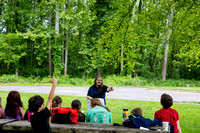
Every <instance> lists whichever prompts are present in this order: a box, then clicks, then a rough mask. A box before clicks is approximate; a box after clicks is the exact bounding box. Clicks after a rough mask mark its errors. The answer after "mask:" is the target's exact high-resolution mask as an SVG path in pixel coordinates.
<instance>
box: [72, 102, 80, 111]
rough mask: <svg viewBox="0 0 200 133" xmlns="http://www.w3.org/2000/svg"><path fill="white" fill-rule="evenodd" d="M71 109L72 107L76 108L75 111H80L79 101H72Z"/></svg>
mask: <svg viewBox="0 0 200 133" xmlns="http://www.w3.org/2000/svg"><path fill="white" fill-rule="evenodd" d="M71 107H72V109H74V108H76V109H78V110H80V109H81V102H80V101H79V100H74V101H72V104H71Z"/></svg>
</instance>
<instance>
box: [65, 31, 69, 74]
mask: <svg viewBox="0 0 200 133" xmlns="http://www.w3.org/2000/svg"><path fill="white" fill-rule="evenodd" d="M68 35H69V33H68V31H67V34H66V47H65V67H64V77H66V75H67V63H68Z"/></svg>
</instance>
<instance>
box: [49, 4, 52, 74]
mask: <svg viewBox="0 0 200 133" xmlns="http://www.w3.org/2000/svg"><path fill="white" fill-rule="evenodd" d="M49 2H51V0H49ZM49 26H50V27H51V10H50V12H49ZM51 63H52V59H51V37H49V76H50V77H51V76H52V68H51V66H52V65H51Z"/></svg>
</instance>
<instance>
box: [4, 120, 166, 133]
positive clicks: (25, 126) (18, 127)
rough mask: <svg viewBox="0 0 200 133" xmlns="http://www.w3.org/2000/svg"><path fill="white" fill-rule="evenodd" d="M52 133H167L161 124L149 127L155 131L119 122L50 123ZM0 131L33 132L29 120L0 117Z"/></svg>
mask: <svg viewBox="0 0 200 133" xmlns="http://www.w3.org/2000/svg"><path fill="white" fill-rule="evenodd" d="M50 126H51V130H52V132H53V133H147V132H149V133H169V131H162V129H161V128H162V127H161V126H156V127H151V129H154V130H155V131H152V130H151V131H146V130H140V129H137V128H128V127H124V126H120V124H116V126H113V124H107V123H84V122H81V123H80V124H56V123H51V124H50ZM0 132H1V133H4V132H6V133H8V132H9V133H31V132H33V130H32V128H31V124H30V122H28V121H27V120H22V121H17V120H15V119H0Z"/></svg>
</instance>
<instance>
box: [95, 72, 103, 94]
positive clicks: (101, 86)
mask: <svg viewBox="0 0 200 133" xmlns="http://www.w3.org/2000/svg"><path fill="white" fill-rule="evenodd" d="M98 78H101V80H102V77H101V76H97V77H96V78H95V80H94V84H93V85H94V86H96V87H97V88H98V89H99V91H103V80H102V83H101V85H100V86H97V84H96V81H97V79H98Z"/></svg>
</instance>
